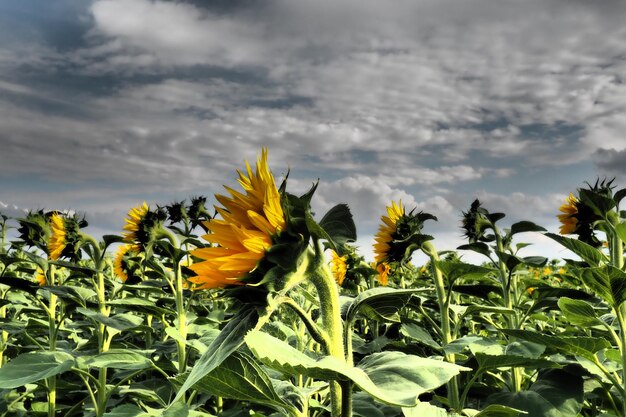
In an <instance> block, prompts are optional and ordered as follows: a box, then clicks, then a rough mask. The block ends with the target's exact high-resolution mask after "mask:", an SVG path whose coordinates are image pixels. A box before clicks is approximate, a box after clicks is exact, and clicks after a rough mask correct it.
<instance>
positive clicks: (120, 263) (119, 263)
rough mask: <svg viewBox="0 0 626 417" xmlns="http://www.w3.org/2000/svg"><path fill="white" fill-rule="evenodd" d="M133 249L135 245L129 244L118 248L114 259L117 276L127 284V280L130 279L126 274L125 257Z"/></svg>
mask: <svg viewBox="0 0 626 417" xmlns="http://www.w3.org/2000/svg"><path fill="white" fill-rule="evenodd" d="M132 247H133V245H129V244H127V245H122V246H120V247H119V248H117V251H116V252H115V258H114V259H113V270H114V271H115V275H117V277H118V278H119V279H121V280H122V282H126V280H127V279H128V274H127V273H126V268H125V266H124V257H125V256H126V254H127V253H128V252H129V251H130V250H131V249H132Z"/></svg>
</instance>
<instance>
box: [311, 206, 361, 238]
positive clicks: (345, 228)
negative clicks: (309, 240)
mask: <svg viewBox="0 0 626 417" xmlns="http://www.w3.org/2000/svg"><path fill="white" fill-rule="evenodd" d="M319 225H320V226H321V227H322V228H323V229H324V230H325V231H326V233H327V234H328V236H330V238H331V239H332V240H333V241H334V242H335V243H339V244H341V245H343V244H345V243H349V242H354V241H355V240H356V226H355V224H354V219H353V218H352V213H351V212H350V207H348V205H347V204H337V205H336V206H335V207H333V208H331V209H330V210H328V212H327V213H326V214H325V215H324V217H323V218H322V220H320V222H319Z"/></svg>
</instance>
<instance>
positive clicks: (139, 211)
mask: <svg viewBox="0 0 626 417" xmlns="http://www.w3.org/2000/svg"><path fill="white" fill-rule="evenodd" d="M149 211H150V208H149V207H148V204H146V202H145V201H144V202H143V204H140V205H139V206H137V207H133V208H132V209H130V211H129V212H128V217H127V218H126V225H125V226H124V230H126V232H124V242H125V243H128V244H129V245H131V248H132V250H133V251H135V252H141V251H142V249H143V248H144V244H145V243H146V242H145V241H146V239H145V236H143V233H142V231H143V227H142V223H143V222H144V220H145V218H146V216H147V214H148V212H149Z"/></svg>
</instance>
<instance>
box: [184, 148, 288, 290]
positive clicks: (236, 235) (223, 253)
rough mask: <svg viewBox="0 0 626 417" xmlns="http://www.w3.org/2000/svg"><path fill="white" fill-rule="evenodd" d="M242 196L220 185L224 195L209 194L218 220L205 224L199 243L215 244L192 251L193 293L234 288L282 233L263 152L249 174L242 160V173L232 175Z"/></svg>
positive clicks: (281, 216) (282, 219) (277, 195)
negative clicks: (234, 176)
mask: <svg viewBox="0 0 626 417" xmlns="http://www.w3.org/2000/svg"><path fill="white" fill-rule="evenodd" d="M237 172H238V174H239V179H238V182H239V184H240V185H241V187H242V188H243V190H244V193H241V192H239V191H236V190H234V189H232V188H230V187H227V186H224V188H226V190H227V191H228V192H229V193H230V196H224V195H215V198H216V199H217V201H218V202H219V203H220V204H221V205H222V207H217V206H216V207H215V208H216V210H217V212H218V213H219V215H220V216H221V219H212V220H209V221H208V222H205V223H204V224H205V226H206V227H207V228H208V230H209V232H210V233H208V234H206V235H204V236H203V238H204V239H205V240H207V241H208V242H210V243H212V244H214V245H217V246H212V247H207V248H200V249H196V250H194V251H192V255H194V256H196V257H198V258H200V259H202V260H203V261H202V262H197V263H194V264H193V265H191V266H190V269H192V270H193V271H194V272H195V273H196V274H197V276H195V277H192V278H190V281H191V282H193V283H194V284H196V285H197V287H196V288H197V289H203V288H222V287H225V286H228V285H240V284H243V282H242V281H241V280H242V279H243V278H244V277H245V276H246V275H247V274H248V273H249V272H251V271H253V270H254V269H255V268H256V266H257V264H258V263H259V261H260V260H261V259H263V257H264V256H265V251H266V250H267V249H269V248H270V247H271V246H272V243H273V241H272V238H273V237H274V236H276V235H278V234H279V233H280V232H281V231H282V230H284V229H285V216H284V213H283V209H282V205H281V201H280V193H279V192H278V189H277V188H276V183H275V181H274V176H273V175H272V173H271V172H270V170H269V166H268V164H267V149H263V151H262V154H261V156H260V157H259V158H257V163H256V170H255V171H254V172H253V171H252V168H251V167H250V164H249V163H248V162H247V161H246V169H245V172H242V171H237Z"/></svg>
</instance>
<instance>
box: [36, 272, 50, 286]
mask: <svg viewBox="0 0 626 417" xmlns="http://www.w3.org/2000/svg"><path fill="white" fill-rule="evenodd" d="M35 280H36V281H37V283H38V284H39V286H43V285H46V284H47V283H48V280H47V279H46V274H44V272H43V269H41V268H37V272H35Z"/></svg>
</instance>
